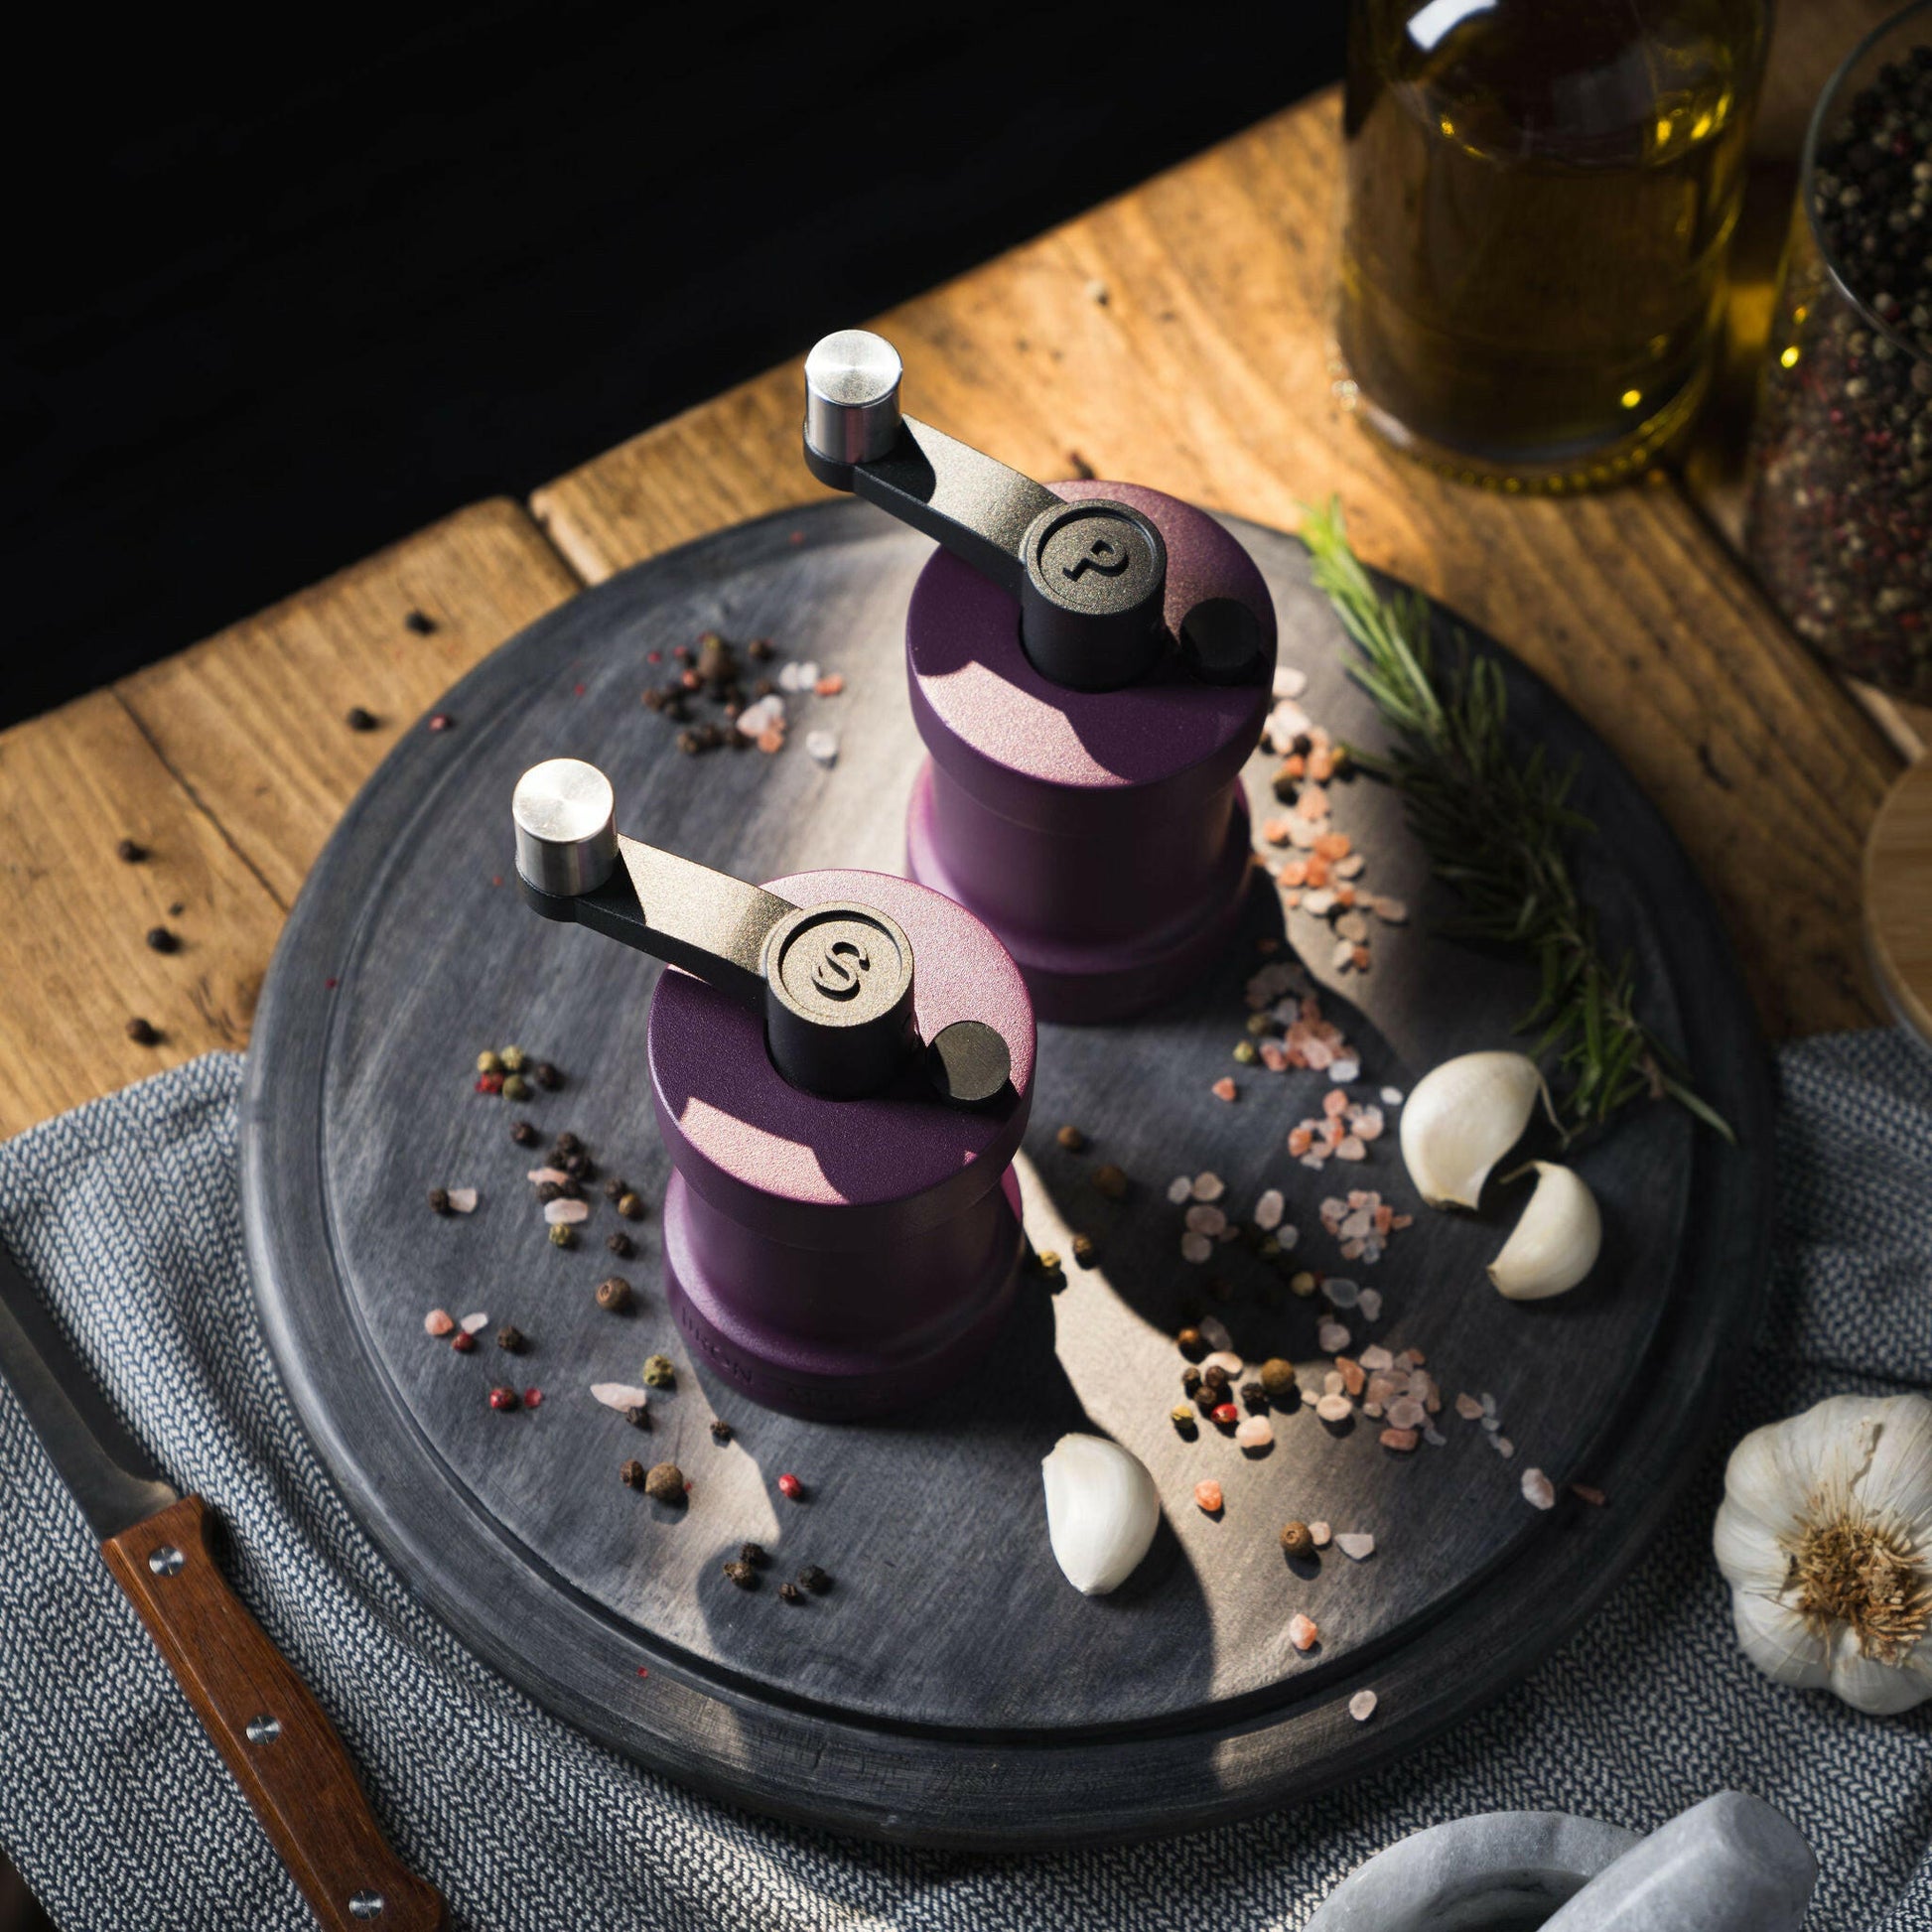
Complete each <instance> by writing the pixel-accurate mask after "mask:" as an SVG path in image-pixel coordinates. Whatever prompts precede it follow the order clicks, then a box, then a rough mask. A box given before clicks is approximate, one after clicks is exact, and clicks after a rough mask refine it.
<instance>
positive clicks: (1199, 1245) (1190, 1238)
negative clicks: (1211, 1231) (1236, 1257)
mask: <svg viewBox="0 0 1932 1932" xmlns="http://www.w3.org/2000/svg"><path fill="white" fill-rule="evenodd" d="M1213 1252H1214V1243H1213V1242H1212V1241H1210V1240H1209V1239H1208V1238H1207V1236H1206V1235H1204V1234H1196V1233H1195V1232H1194V1231H1193V1230H1192V1229H1191V1228H1190V1229H1189V1230H1188V1231H1187V1232H1186V1233H1185V1234H1183V1235H1182V1236H1181V1237H1180V1258H1181V1260H1182V1261H1192V1262H1202V1261H1205V1260H1206V1259H1207V1258H1208V1256H1209V1255H1211V1254H1212V1253H1213Z"/></svg>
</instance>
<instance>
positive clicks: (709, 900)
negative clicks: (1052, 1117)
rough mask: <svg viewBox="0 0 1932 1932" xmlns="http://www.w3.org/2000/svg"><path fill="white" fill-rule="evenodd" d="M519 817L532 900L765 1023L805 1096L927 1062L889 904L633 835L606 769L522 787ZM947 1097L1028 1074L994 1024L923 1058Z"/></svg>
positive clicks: (983, 1099) (964, 1101)
mask: <svg viewBox="0 0 1932 1932" xmlns="http://www.w3.org/2000/svg"><path fill="white" fill-rule="evenodd" d="M510 815H511V817H512V819H513V820H514V822H515V826H516V873H517V880H518V883H519V884H520V886H521V887H522V891H523V897H524V898H525V899H526V900H527V901H528V902H529V904H530V905H531V906H532V907H533V908H534V909H535V910H536V911H538V912H540V913H542V915H543V916H544V917H545V918H547V919H557V920H563V921H568V922H574V923H576V924H579V925H587V926H589V927H590V928H591V929H592V930H593V931H596V932H602V933H604V934H606V935H607V936H608V937H610V938H613V939H619V940H621V941H622V942H623V943H624V944H625V945H627V946H633V947H635V948H636V949H637V950H638V951H639V952H646V953H649V954H650V955H651V956H652V957H653V958H655V959H661V960H664V961H666V962H667V963H668V964H670V965H673V966H678V967H681V968H682V969H683V970H684V971H685V972H687V973H690V974H691V975H693V977H695V978H697V979H701V980H704V981H705V982H707V983H708V984H709V985H712V986H715V987H717V988H718V989H719V991H720V992H723V993H728V994H730V995H731V996H732V997H733V998H734V999H737V1000H739V1001H741V1002H743V1003H744V1004H745V1005H747V1006H750V1007H752V1008H753V1009H754V1010H755V1011H759V1012H761V1013H762V1014H763V1016H764V1037H765V1046H766V1050H767V1051H768V1052H769V1053H770V1055H771V1062H772V1064H773V1065H774V1066H775V1067H776V1068H777V1070H778V1071H779V1072H780V1073H781V1074H782V1075H783V1076H784V1077H785V1078H786V1079H787V1080H789V1081H790V1082H791V1083H792V1084H793V1085H794V1086H798V1087H803V1088H804V1089H805V1090H806V1091H807V1092H809V1093H816V1094H821V1095H823V1096H825V1097H826V1098H828V1099H834V1100H853V1099H860V1098H864V1097H866V1096H868V1095H873V1094H881V1093H886V1092H888V1091H890V1090H892V1089H893V1088H894V1087H895V1086H896V1085H897V1083H898V1082H899V1081H900V1080H901V1079H902V1077H903V1076H904V1074H905V1073H906V1071H907V1068H908V1066H909V1065H910V1064H912V1063H914V1062H915V1061H916V1060H917V1058H918V1057H919V1055H920V1045H921V1042H920V1040H919V1037H918V1032H917V1028H916V1025H915V1022H914V1019H913V1010H912V985H913V977H912V975H913V961H912V942H911V941H910V940H909V939H908V938H907V937H906V935H905V932H904V930H903V928H902V927H900V925H899V924H898V922H897V920H895V919H893V918H890V917H889V916H888V915H887V914H886V913H884V912H882V911H880V910H878V909H877V908H876V907H874V906H870V905H860V904H857V903H847V902H843V901H841V902H834V903H828V904H823V905H802V906H801V905H794V904H793V903H792V902H791V900H790V899H787V898H780V897H778V895H777V894H776V893H767V892H766V891H764V889H763V888H762V887H759V886H751V885H747V884H746V882H745V881H744V880H742V879H734V878H732V877H731V876H730V875H729V874H727V873H722V872H714V871H713V870H712V869H711V868H710V867H709V866H701V865H698V864H697V863H696V862H695V861H693V860H690V859H683V858H680V857H678V855H677V854H676V853H673V852H665V851H662V850H660V849H659V848H658V847H656V846H653V845H645V844H644V843H643V842H642V841H641V840H639V839H631V838H625V837H624V836H623V835H622V834H621V833H620V832H619V831H618V829H617V795H616V793H615V792H614V791H613V790H612V787H611V781H610V779H609V778H607V777H606V776H605V775H604V773H603V772H602V771H600V770H599V769H598V768H597V767H596V765H594V764H587V763H585V762H584V761H583V760H582V759H548V760H546V761H545V762H544V763H542V764H536V765H532V766H531V767H530V769H529V770H527V771H526V772H524V774H523V775H522V777H521V778H519V779H518V780H517V784H516V790H515V793H514V794H513V796H512V798H511V803H510ZM923 1062H924V1072H925V1077H926V1080H927V1081H928V1083H929V1084H930V1086H931V1087H932V1089H933V1090H934V1091H936V1092H937V1093H938V1095H939V1097H940V1098H941V1099H944V1100H948V1101H951V1102H953V1103H954V1104H956V1105H960V1106H981V1105H985V1104H986V1103H988V1102H990V1101H992V1100H994V1099H996V1098H997V1097H998V1096H999V1095H1000V1094H1001V1093H1002V1092H1003V1091H1004V1090H1005V1089H1006V1086H1007V1082H1008V1078H1009V1075H1010V1073H1011V1070H1012V1060H1011V1055H1010V1053H1009V1051H1008V1048H1007V1044H1006V1041H1005V1039H1004V1038H1002V1037H1001V1035H999V1034H998V1033H997V1032H996V1031H995V1030H994V1029H993V1028H991V1027H988V1026H985V1025H983V1024H982V1023H980V1022H978V1021H959V1022H955V1023H954V1025H953V1026H950V1027H946V1028H943V1029H941V1031H940V1032H939V1033H938V1034H937V1035H934V1037H933V1039H932V1040H931V1042H930V1043H928V1044H926V1045H925V1047H924V1051H923Z"/></svg>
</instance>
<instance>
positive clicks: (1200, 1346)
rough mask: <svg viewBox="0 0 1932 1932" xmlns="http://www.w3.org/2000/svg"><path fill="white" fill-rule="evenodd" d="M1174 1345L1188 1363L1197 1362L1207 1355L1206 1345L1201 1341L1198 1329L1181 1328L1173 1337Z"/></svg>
mask: <svg viewBox="0 0 1932 1932" xmlns="http://www.w3.org/2000/svg"><path fill="white" fill-rule="evenodd" d="M1174 1343H1175V1345H1176V1346H1177V1347H1178V1348H1179V1350H1180V1352H1181V1353H1182V1354H1183V1355H1185V1356H1186V1357H1187V1359H1188V1360H1189V1361H1190V1362H1197V1361H1199V1360H1200V1358H1201V1357H1202V1356H1203V1355H1205V1354H1206V1353H1207V1343H1206V1342H1205V1341H1204V1340H1203V1339H1202V1337H1201V1332H1200V1330H1199V1329H1198V1328H1183V1329H1181V1331H1180V1332H1179V1334H1177V1335H1175V1336H1174Z"/></svg>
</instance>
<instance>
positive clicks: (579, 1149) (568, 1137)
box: [556, 1128, 584, 1161]
mask: <svg viewBox="0 0 1932 1932" xmlns="http://www.w3.org/2000/svg"><path fill="white" fill-rule="evenodd" d="M583 1151H584V1143H583V1142H582V1141H580V1140H579V1139H578V1138H577V1136H576V1135H575V1134H573V1133H572V1132H571V1131H570V1129H569V1128H565V1129H564V1131H563V1132H562V1133H561V1134H559V1135H558V1136H557V1142H556V1152H557V1155H558V1156H559V1158H560V1160H562V1161H568V1160H569V1159H570V1157H571V1156H572V1155H573V1154H582V1153H583Z"/></svg>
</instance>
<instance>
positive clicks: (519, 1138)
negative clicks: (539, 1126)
mask: <svg viewBox="0 0 1932 1932" xmlns="http://www.w3.org/2000/svg"><path fill="white" fill-rule="evenodd" d="M542 1138H543V1137H542V1136H541V1135H540V1134H539V1133H538V1132H537V1130H536V1129H535V1128H534V1127H533V1126H532V1125H531V1124H530V1123H529V1122H528V1121H527V1120H519V1121H516V1122H514V1123H513V1124H512V1125H511V1127H510V1139H511V1140H513V1141H514V1142H515V1143H516V1144H517V1146H518V1147H535V1146H536V1144H537V1142H538V1141H539V1140H541V1139H542Z"/></svg>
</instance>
